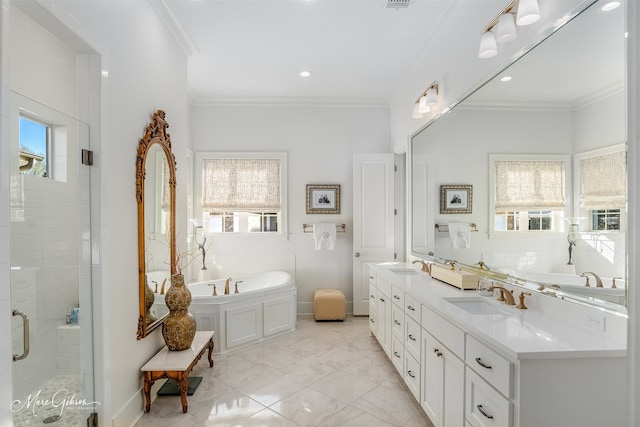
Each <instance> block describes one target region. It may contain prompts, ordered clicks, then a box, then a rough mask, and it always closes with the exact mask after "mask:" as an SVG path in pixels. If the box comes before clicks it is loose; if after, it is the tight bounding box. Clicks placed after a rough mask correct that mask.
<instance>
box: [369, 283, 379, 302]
mask: <svg viewBox="0 0 640 427" xmlns="http://www.w3.org/2000/svg"><path fill="white" fill-rule="evenodd" d="M369 305H373V306H374V307H377V306H378V288H376V287H375V286H374V285H372V284H371V283H369Z"/></svg>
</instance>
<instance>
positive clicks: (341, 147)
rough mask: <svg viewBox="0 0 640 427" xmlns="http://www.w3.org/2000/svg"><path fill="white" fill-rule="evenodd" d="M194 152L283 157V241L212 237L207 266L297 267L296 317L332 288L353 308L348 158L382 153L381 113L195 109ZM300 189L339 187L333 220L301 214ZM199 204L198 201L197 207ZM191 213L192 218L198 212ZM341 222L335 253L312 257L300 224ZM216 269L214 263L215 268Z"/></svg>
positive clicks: (385, 124)
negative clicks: (278, 263) (267, 263)
mask: <svg viewBox="0 0 640 427" xmlns="http://www.w3.org/2000/svg"><path fill="white" fill-rule="evenodd" d="M191 118H192V135H193V149H194V151H195V152H196V154H197V152H203V151H204V152H215V151H221V152H224V151H231V152H237V151H241V152H264V151H275V152H286V153H287V155H288V183H287V185H288V197H289V206H288V209H287V213H288V220H287V226H288V232H289V236H288V238H287V236H284V235H279V236H256V235H250V236H234V235H231V236H229V235H211V236H209V237H208V238H210V239H211V241H212V245H213V246H212V248H211V249H210V250H209V251H208V252H207V259H208V261H207V262H208V263H209V262H212V263H213V264H214V272H215V274H217V275H219V276H218V277H222V276H224V275H225V274H227V273H228V272H229V271H230V270H229V268H231V269H233V270H235V271H238V270H237V268H238V264H244V265H246V266H247V267H246V268H247V270H250V269H253V268H255V265H256V264H258V265H261V266H262V265H264V262H263V261H262V260H263V259H265V256H266V255H267V254H268V255H269V256H270V257H274V256H276V257H279V258H281V259H282V263H286V262H287V261H288V260H292V262H294V263H295V275H296V283H297V285H298V296H297V298H298V311H299V312H301V313H311V312H312V302H313V291H314V290H315V289H318V288H326V287H331V288H337V289H340V290H342V291H343V292H344V293H345V295H346V296H347V301H349V302H351V301H352V299H353V297H352V295H353V291H352V267H351V265H352V256H351V252H352V236H353V209H352V192H353V189H352V184H353V178H352V158H353V153H388V152H390V144H389V112H388V109H387V108H386V107H379V106H372V107H364V108H363V107H352V106H340V105H338V106H286V105H283V106H259V105H258V106H200V105H198V106H194V107H193V109H192V114H191ZM306 184H340V185H341V211H340V214H338V215H307V214H306V208H305V200H306V193H305V191H306ZM195 204H196V206H197V204H198V202H197V200H196V201H195ZM198 212H199V211H198V210H197V209H196V215H197V214H198ZM314 222H335V223H345V224H346V226H347V231H346V233H344V234H343V233H338V236H337V244H336V249H335V251H316V250H315V249H314V244H313V235H312V234H311V233H303V229H302V225H303V224H304V223H314ZM216 264H218V265H217V266H216Z"/></svg>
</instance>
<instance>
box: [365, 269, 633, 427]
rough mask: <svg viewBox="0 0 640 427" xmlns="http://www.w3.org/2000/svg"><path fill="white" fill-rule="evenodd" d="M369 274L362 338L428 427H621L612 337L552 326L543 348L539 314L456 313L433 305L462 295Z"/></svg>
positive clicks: (621, 398) (620, 374) (619, 374)
mask: <svg viewBox="0 0 640 427" xmlns="http://www.w3.org/2000/svg"><path fill="white" fill-rule="evenodd" d="M371 271H372V272H373V274H374V278H375V280H372V281H371V287H370V290H371V295H372V297H371V302H370V307H371V310H370V316H374V318H375V319H376V320H379V321H377V322H376V326H375V327H374V328H373V329H372V331H375V332H372V333H374V334H375V336H376V338H377V339H378V340H379V342H380V344H381V345H382V347H383V348H385V351H387V350H386V347H385V346H386V345H388V346H389V347H390V351H388V352H387V354H388V355H389V358H390V359H391V361H392V362H393V365H394V366H395V368H396V369H397V370H398V372H399V373H400V374H401V376H402V378H403V380H404V381H405V383H406V384H407V387H408V388H409V389H410V390H411V392H412V393H413V395H414V396H415V397H416V399H417V401H418V402H419V403H420V405H421V407H422V408H423V410H424V411H425V413H426V414H427V416H428V417H429V419H430V420H431V421H432V422H433V424H434V425H435V427H587V426H588V427H596V426H597V427H600V426H607V427H626V426H627V425H628V423H627V421H626V420H627V419H628V412H629V411H628V407H627V403H626V402H627V400H626V397H625V395H624V393H623V390H624V384H626V381H627V366H626V355H625V352H624V347H621V346H620V344H618V343H617V342H614V341H613V340H614V338H611V337H609V336H607V337H604V336H602V335H600V336H594V335H593V334H594V333H595V332H591V331H586V332H585V331H584V328H583V329H580V327H579V325H578V326H566V325H564V324H561V323H559V324H558V325H557V328H558V331H554V333H557V334H556V335H555V336H556V337H558V338H557V341H552V340H549V339H547V335H544V334H539V333H537V332H536V331H543V332H544V331H545V329H544V328H547V329H546V330H553V328H554V326H555V324H554V323H553V321H554V320H553V318H551V319H549V318H548V317H547V315H546V314H545V316H541V315H539V314H536V313H529V312H527V313H523V312H521V311H515V309H513V310H514V312H513V314H512V315H511V317H508V316H507V317H501V318H499V319H493V318H487V317H484V318H483V317H482V316H481V315H473V314H462V313H463V311H462V310H459V309H457V308H456V309H454V308H453V307H454V306H453V305H450V306H449V305H447V304H449V302H446V301H443V299H444V298H446V299H447V300H451V299H455V298H463V299H464V298H469V294H468V293H464V292H461V291H458V290H453V289H452V288H451V287H449V286H448V285H444V284H440V282H436V281H432V280H431V278H429V277H426V276H419V275H414V276H413V277H414V278H413V279H410V278H408V277H407V276H406V275H404V276H397V277H396V276H394V275H393V274H391V273H390V272H387V271H385V268H384V267H377V266H373V268H371ZM376 275H377V277H376ZM389 296H390V298H389ZM552 302H554V303H556V302H557V301H555V300H552ZM557 303H560V302H557ZM383 307H384V308H383ZM562 308H563V309H564V308H565V307H562ZM569 308H572V309H574V310H576V308H575V307H569ZM456 310H457V311H456ZM530 314H533V316H531V315H530ZM582 315H584V314H582ZM537 316H539V317H537ZM383 319H384V320H383ZM532 319H533V320H532ZM614 320H615V319H614ZM527 322H531V323H530V324H527ZM607 326H609V323H607ZM618 327H619V325H618ZM549 328H551V329H549ZM532 331H533V332H532ZM548 336H549V337H553V336H554V334H553V333H550V334H549V335H548ZM523 337H525V338H523ZM607 340H612V342H611V343H610V342H608V341H607ZM387 342H388V344H385V343H387ZM621 348H622V350H620V349H621Z"/></svg>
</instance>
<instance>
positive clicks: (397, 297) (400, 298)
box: [391, 285, 404, 307]
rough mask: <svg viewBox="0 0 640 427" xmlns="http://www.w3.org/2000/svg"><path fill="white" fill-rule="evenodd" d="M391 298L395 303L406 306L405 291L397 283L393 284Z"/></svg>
mask: <svg viewBox="0 0 640 427" xmlns="http://www.w3.org/2000/svg"><path fill="white" fill-rule="evenodd" d="M391 300H392V301H393V303H394V304H397V305H398V306H400V307H404V292H402V290H401V289H400V288H398V287H397V286H396V285H391Z"/></svg>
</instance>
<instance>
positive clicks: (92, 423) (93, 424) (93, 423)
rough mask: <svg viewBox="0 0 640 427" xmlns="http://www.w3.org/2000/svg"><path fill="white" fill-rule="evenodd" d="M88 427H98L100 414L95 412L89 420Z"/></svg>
mask: <svg viewBox="0 0 640 427" xmlns="http://www.w3.org/2000/svg"><path fill="white" fill-rule="evenodd" d="M87 427H98V413H97V412H94V413H92V414H91V415H89V418H87Z"/></svg>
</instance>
